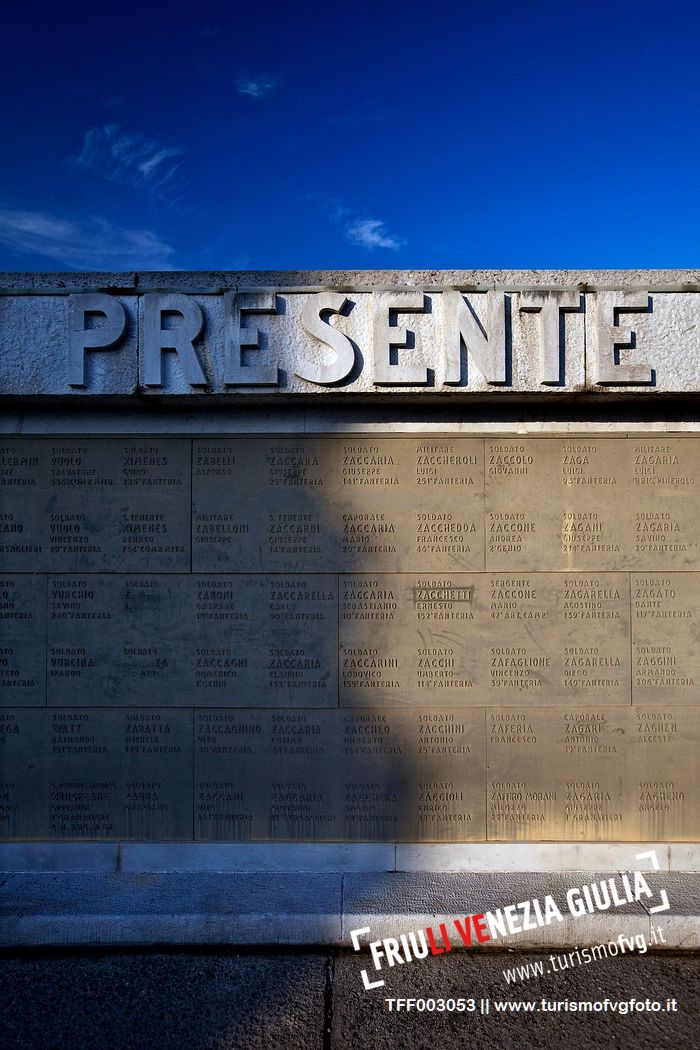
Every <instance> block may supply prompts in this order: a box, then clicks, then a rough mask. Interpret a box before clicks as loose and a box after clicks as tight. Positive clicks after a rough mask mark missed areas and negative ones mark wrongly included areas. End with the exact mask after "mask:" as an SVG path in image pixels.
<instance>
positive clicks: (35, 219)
mask: <svg viewBox="0 0 700 1050" xmlns="http://www.w3.org/2000/svg"><path fill="white" fill-rule="evenodd" d="M0 243H2V244H4V245H6V246H7V247H9V248H11V249H12V250H13V251H15V252H17V253H18V254H20V255H42V256H45V257H46V258H48V259H54V260H55V261H56V262H58V263H60V264H61V265H63V266H67V267H69V268H70V269H72V270H149V269H150V270H171V269H173V265H172V263H171V261H170V259H171V256H172V254H173V249H172V248H171V247H170V245H169V244H165V242H164V241H162V240H161V239H160V238H159V237H158V235H157V234H155V233H153V232H152V231H151V230H127V229H125V228H123V227H121V226H115V225H114V224H113V223H110V222H107V220H106V219H101V218H93V219H89V220H88V221H87V222H85V223H77V222H73V221H72V220H70V219H63V218H60V217H58V216H55V215H49V214H47V213H46V212H34V211H16V210H12V209H0Z"/></svg>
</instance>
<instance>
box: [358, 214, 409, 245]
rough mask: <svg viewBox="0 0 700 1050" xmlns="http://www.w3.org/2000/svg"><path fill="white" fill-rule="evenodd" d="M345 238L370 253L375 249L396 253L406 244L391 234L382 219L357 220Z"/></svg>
mask: <svg viewBox="0 0 700 1050" xmlns="http://www.w3.org/2000/svg"><path fill="white" fill-rule="evenodd" d="M345 236H346V237H347V239H348V240H349V241H351V242H352V244H359V245H360V247H361V248H368V249H369V250H370V251H372V250H373V249H374V248H390V249H391V251H394V252H395V251H398V250H399V248H402V247H403V245H404V244H405V243H406V242H405V241H404V240H401V238H400V237H395V236H394V235H393V234H391V233H389V232H388V230H387V229H386V227H385V225H384V223H383V222H382V221H381V219H357V220H356V221H354V222H351V223H350V225H349V226H348V227H347V229H346V230H345Z"/></svg>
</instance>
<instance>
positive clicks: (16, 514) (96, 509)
mask: <svg viewBox="0 0 700 1050" xmlns="http://www.w3.org/2000/svg"><path fill="white" fill-rule="evenodd" d="M3 448H4V451H5V454H4V456H2V455H0V463H2V462H7V463H8V464H9V466H8V467H7V468H6V469H7V471H8V476H7V477H6V478H5V479H4V481H5V489H4V495H5V497H6V498H7V501H8V503H9V502H10V498H11V497H12V496H15V497H17V498H16V499H13V500H12V509H11V511H10V513H11V514H12V521H11V524H13V525H14V526H15V527H16V528H17V529H18V530H19V531H18V532H16V533H14V534H13V539H14V542H12V543H9V542H8V543H5V544H3V545H2V548H3V549H1V550H0V559H1V560H0V566H1V567H2V568H3V569H5V568H6V569H12V570H15V571H27V572H36V571H38V570H41V571H49V572H51V571H59V572H61V571H70V572H73V571H78V572H100V571H108V572H124V571H129V570H134V571H144V572H146V571H151V572H155V571H161V572H168V571H171V572H177V571H186V570H189V565H190V462H189V457H190V450H189V447H188V445H187V443H186V442H183V441H177V440H166V439H163V438H149V439H148V440H144V441H139V440H134V439H129V440H114V439H106V438H105V439H96V438H90V439H78V440H73V439H72V440H67V439H64V438H60V439H59V438H56V439H52V440H40V439H35V440H25V441H22V442H21V443H20V442H13V443H12V445H11V446H8V445H6V446H3ZM8 450H9V451H8ZM3 503H4V501H3Z"/></svg>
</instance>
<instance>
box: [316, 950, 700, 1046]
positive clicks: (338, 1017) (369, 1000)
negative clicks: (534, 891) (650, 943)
mask: <svg viewBox="0 0 700 1050" xmlns="http://www.w3.org/2000/svg"><path fill="white" fill-rule="evenodd" d="M548 954H549V953H527V954H526V953H520V952H518V953H515V952H513V953H511V952H507V953H502V952H494V953H491V952H485V953H483V954H475V953H471V952H460V953H458V954H452V955H449V956H447V957H444V956H437V957H431V958H429V959H426V960H425V961H419V962H413V963H411V964H410V965H408V966H402V967H401V968H400V970H399V968H398V967H397V968H395V969H394V970H389V971H386V974H384V973H383V974H382V976H386V987H385V988H379V989H376V990H373V991H369V992H365V991H364V989H363V987H362V984H361V979H360V973H359V971H360V969H361V968H362V966H363V965H364V966H366V965H367V963H368V960H367V959H365V960H364V962H363V963H362V964H359V963H358V956H354V957H353V956H351V955H344V956H342V957H339V958H338V959H337V960H336V963H335V987H336V995H335V997H334V1004H333V1043H332V1046H333V1050H341V1048H342V1050H355V1048H357V1050H360V1048H366V1047H368V1046H371V1047H372V1048H373V1050H384V1048H387V1050H388V1048H392V1050H393V1048H397V1050H398V1048H399V1047H410V1048H411V1050H437V1048H440V1047H445V1048H452V1047H483V1048H488V1050H490V1048H492V1047H493V1048H504V1050H505V1048H512V1050H529V1048H531V1047H532V1048H535V1047H537V1048H546V1050H549V1048H550V1047H552V1048H557V1050H558V1048H566V1050H588V1048H589V1047H590V1048H593V1047H598V1048H600V1047H606V1046H609V1047H619V1048H625V1050H626V1048H628V1047H629V1048H630V1050H646V1048H654V1050H659V1048H662V1047H663V1048H669V1050H686V1048H687V1050H697V1048H698V1047H700V989H699V987H698V977H699V976H700V955H688V954H685V955H683V954H677V955H676V954H674V955H671V954H668V955H666V954H658V955H653V956H652V955H651V954H646V955H644V956H638V955H637V956H627V957H618V958H616V959H608V960H602V961H595V962H592V963H590V964H589V965H587V966H583V967H581V968H577V969H575V970H572V969H569V970H565V971H564V972H563V973H559V974H552V975H551V976H545V977H542V978H536V979H531V980H530V981H527V982H525V983H523V984H520V985H519V986H518V987H514V986H512V985H508V984H507V983H506V981H505V980H504V977H503V969H504V968H505V967H509V968H510V967H512V966H522V965H524V963H526V962H528V961H530V962H532V961H533V960H534V961H536V960H540V959H541V960H544V962H545V966H547V965H549V963H548ZM392 996H405V997H408V996H414V997H425V998H428V997H429V996H433V997H435V998H440V997H444V998H448V997H449V996H455V997H459V996H465V997H473V998H474V999H475V1000H476V1005H477V1011H476V1012H474V1013H463V1014H456V1013H455V1014H447V1013H443V1014H440V1013H433V1014H428V1013H422V1014H417V1013H411V1014H403V1013H402V1014H395V1013H394V1014H390V1013H388V1012H387V1009H386V1004H385V1002H384V999H385V997H392ZM606 996H607V997H608V998H610V999H614V1000H622V999H627V1000H629V999H630V997H632V996H636V997H637V998H638V999H646V998H647V997H649V998H651V999H656V1000H661V1001H662V1002H663V1005H664V1006H665V1005H666V1000H667V998H673V997H674V996H675V998H676V999H677V1000H678V1006H679V1012H678V1013H663V1014H646V1013H645V1014H633V1013H630V1014H627V1016H619V1015H615V1014H611V1013H606V1014H597V1015H592V1014H575V1013H562V1012H559V1013H543V1012H537V1013H534V1014H522V1013H521V1014H516V1015H510V1016H501V1015H496V1014H495V1013H494V1005H493V1002H494V1000H496V999H498V1000H507V999H510V1000H523V1001H533V1000H537V1001H538V1002H539V1001H540V1000H541V999H542V998H543V997H545V998H546V999H547V1000H548V1001H551V1000H564V999H568V1000H577V1001H579V1000H584V1001H585V1000H604V999H605V998H606ZM486 997H489V998H490V999H491V1012H490V1013H489V1014H488V1016H482V1015H481V1013H480V1012H479V1000H481V999H482V998H486Z"/></svg>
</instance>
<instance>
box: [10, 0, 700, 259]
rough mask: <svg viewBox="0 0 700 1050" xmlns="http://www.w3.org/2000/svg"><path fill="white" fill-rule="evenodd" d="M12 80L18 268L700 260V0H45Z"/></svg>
mask: <svg viewBox="0 0 700 1050" xmlns="http://www.w3.org/2000/svg"><path fill="white" fill-rule="evenodd" d="M98 7H99V10H98ZM0 79H1V80H2V82H3V83H2V97H3V99H4V100H5V101H4V104H3V106H2V109H1V110H0V127H1V130H2V142H3V144H4V147H5V148H4V149H3V150H2V156H1V159H0V269H3V270H52V269H54V270H58V269H68V270H80V269H125V270H128V269H205V270H206V269H258V268H265V269H267V268H270V269H283V268H294V269H296V268H299V269H310V268H378V267H382V268H383V267H390V268H403V267H420V268H429V267H436V268H444V267H447V268H451V267H464V268H472V267H522V268H530V267H532V268H544V267H608V266H610V267H618V266H619V267H634V266H644V267H671V266H679V267H681V266H688V267H693V266H698V265H700V252H699V251H698V244H699V243H700V222H699V220H698V214H699V210H700V209H699V205H698V201H699V199H700V177H699V172H700V134H699V132H700V119H699V114H700V5H698V4H697V3H690V2H681V3H671V4H668V5H665V6H662V5H659V4H658V3H653V4H652V3H650V2H646V0H639V2H636V3H629V2H621V3H615V2H614V0H609V2H608V3H598V2H595V0H593V2H591V3H588V4H585V5H573V4H572V5H567V4H562V3H550V2H543V3H537V2H533V3H530V4H525V3H522V4H516V3H512V2H510V0H505V2H503V3H499V4H494V3H491V4H489V3H484V2H483V0H481V2H479V3H478V4H477V3H469V2H467V3H464V2H463V3H443V4H432V5H431V4H418V3H416V2H413V0H406V2H405V3H393V2H391V3H382V2H381V0H379V2H377V0H374V2H367V0H354V2H353V3H352V4H348V5H334V4H327V3H316V2H310V3H304V2H301V3H298V4H289V3H285V4H282V3H276V2H274V0H272V2H269V3H267V4H265V5H263V4H260V5H256V4H254V3H250V0H249V2H247V3H245V4H243V3H239V2H237V0H233V2H221V3H218V2H210V0H202V2H200V3H198V4H193V3H189V4H182V3H181V4H178V3H177V2H174V0H173V2H170V3H167V4H166V3H161V2H157V0H156V2H152V3H148V4H144V3H130V2H129V0H124V2H121V3H119V4H116V3H111V2H109V0H107V2H105V3H103V4H101V5H96V4H94V3H90V4H89V5H88V4H84V3H80V2H77V3H71V4H66V5H49V4H48V3H45V4H40V3H33V2H32V0H28V2H26V3H24V4H15V5H12V6H9V7H6V9H5V12H4V14H3V41H2V61H1V63H0Z"/></svg>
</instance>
